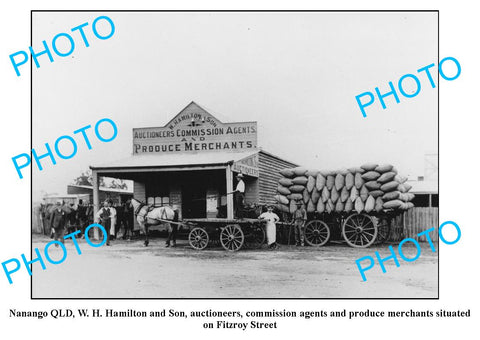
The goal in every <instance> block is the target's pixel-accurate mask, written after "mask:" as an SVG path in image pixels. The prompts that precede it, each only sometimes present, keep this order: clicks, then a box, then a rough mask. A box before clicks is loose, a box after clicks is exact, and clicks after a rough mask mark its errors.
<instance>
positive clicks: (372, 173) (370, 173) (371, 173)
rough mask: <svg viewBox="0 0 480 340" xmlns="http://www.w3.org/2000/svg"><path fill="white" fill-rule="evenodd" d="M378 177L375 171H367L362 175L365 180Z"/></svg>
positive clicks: (372, 179)
mask: <svg viewBox="0 0 480 340" xmlns="http://www.w3.org/2000/svg"><path fill="white" fill-rule="evenodd" d="M379 177H380V174H379V173H378V172H376V171H368V172H366V173H364V174H363V175H362V178H363V179H364V180H365V181H374V180H376V179H377V178H379Z"/></svg>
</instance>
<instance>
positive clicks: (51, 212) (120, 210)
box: [42, 199, 133, 245]
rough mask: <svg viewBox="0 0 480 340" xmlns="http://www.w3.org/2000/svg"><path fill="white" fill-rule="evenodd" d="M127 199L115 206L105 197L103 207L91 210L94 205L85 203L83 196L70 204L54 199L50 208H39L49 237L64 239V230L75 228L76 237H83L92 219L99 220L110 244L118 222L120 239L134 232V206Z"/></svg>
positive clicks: (67, 232)
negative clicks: (122, 231)
mask: <svg viewBox="0 0 480 340" xmlns="http://www.w3.org/2000/svg"><path fill="white" fill-rule="evenodd" d="M129 203H130V202H129V201H127V202H125V203H123V204H122V205H117V206H115V207H114V206H113V201H112V200H111V199H106V200H105V202H104V203H103V207H102V208H101V209H99V210H98V211H97V213H96V214H94V212H93V205H91V204H84V203H83V201H82V200H79V202H78V205H75V204H73V203H71V204H70V205H69V206H65V205H64V202H63V201H62V200H57V201H56V203H55V206H54V207H53V209H52V207H49V206H48V205H47V206H45V207H44V209H43V211H42V218H43V220H44V228H45V229H48V230H50V237H51V238H53V239H55V240H58V241H60V242H62V243H63V242H64V239H63V236H64V235H65V233H66V234H69V233H72V232H75V231H77V230H78V231H80V233H79V234H78V236H77V237H79V238H80V237H81V238H85V229H86V228H87V227H88V226H89V225H90V224H92V223H100V224H101V225H102V226H103V227H104V228H105V230H106V231H107V242H106V245H110V240H111V239H112V238H116V236H117V233H118V230H119V229H120V227H121V226H123V228H124V233H123V239H127V237H128V239H130V238H131V236H132V234H133V209H132V208H131V206H130V204H129ZM117 222H118V223H117ZM89 236H90V235H89Z"/></svg>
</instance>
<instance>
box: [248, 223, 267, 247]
mask: <svg viewBox="0 0 480 340" xmlns="http://www.w3.org/2000/svg"><path fill="white" fill-rule="evenodd" d="M265 238H266V235H265V230H264V229H263V228H262V227H261V226H258V225H257V226H253V227H252V232H251V234H250V237H249V245H250V247H252V248H254V249H259V248H261V247H262V245H263V244H264V243H265Z"/></svg>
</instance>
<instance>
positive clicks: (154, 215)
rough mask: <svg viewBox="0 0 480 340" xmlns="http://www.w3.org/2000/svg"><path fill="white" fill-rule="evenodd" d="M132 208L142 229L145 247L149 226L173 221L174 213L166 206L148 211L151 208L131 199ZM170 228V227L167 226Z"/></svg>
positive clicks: (146, 245)
mask: <svg viewBox="0 0 480 340" xmlns="http://www.w3.org/2000/svg"><path fill="white" fill-rule="evenodd" d="M130 204H131V206H132V207H133V212H134V214H135V216H136V218H137V222H138V224H139V225H140V228H142V231H143V233H144V234H145V242H144V243H143V244H144V245H145V247H148V244H149V240H148V227H149V226H151V225H159V224H161V223H167V224H169V223H168V222H165V221H173V219H174V218H175V211H174V210H173V209H172V208H171V207H168V206H163V207H158V208H153V209H150V208H151V207H150V206H148V205H145V203H143V202H140V201H139V200H137V199H135V198H132V199H131V202H130ZM168 227H170V225H169V226H168Z"/></svg>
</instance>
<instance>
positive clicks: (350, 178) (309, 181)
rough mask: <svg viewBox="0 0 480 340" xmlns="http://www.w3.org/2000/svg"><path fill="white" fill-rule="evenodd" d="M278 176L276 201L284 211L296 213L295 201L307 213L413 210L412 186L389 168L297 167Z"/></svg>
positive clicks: (391, 167) (373, 166)
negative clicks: (327, 168) (330, 168)
mask: <svg viewBox="0 0 480 340" xmlns="http://www.w3.org/2000/svg"><path fill="white" fill-rule="evenodd" d="M280 174H281V175H282V177H281V178H280V180H279V181H278V188H277V192H278V194H277V195H276V196H275V199H276V201H277V203H278V209H279V210H280V211H283V212H288V213H293V212H295V210H296V209H297V205H296V203H297V201H301V202H302V204H303V205H304V206H305V207H306V209H307V212H310V213H312V212H315V211H316V212H319V213H323V212H327V213H331V212H351V211H352V210H355V211H356V212H357V213H361V212H366V213H370V212H372V211H377V212H379V211H382V210H387V209H400V210H407V209H410V208H412V207H413V203H411V200H412V199H413V198H414V197H415V196H414V195H413V194H412V193H409V192H408V191H409V190H410V189H411V188H412V187H411V185H409V184H408V183H406V181H407V178H406V177H402V176H400V175H398V174H397V171H396V170H395V168H394V167H393V166H392V165H378V164H370V163H369V164H364V165H362V166H361V167H358V168H350V169H348V170H347V169H345V170H339V171H318V170H307V169H306V168H303V167H297V168H291V169H284V170H282V171H280Z"/></svg>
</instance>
